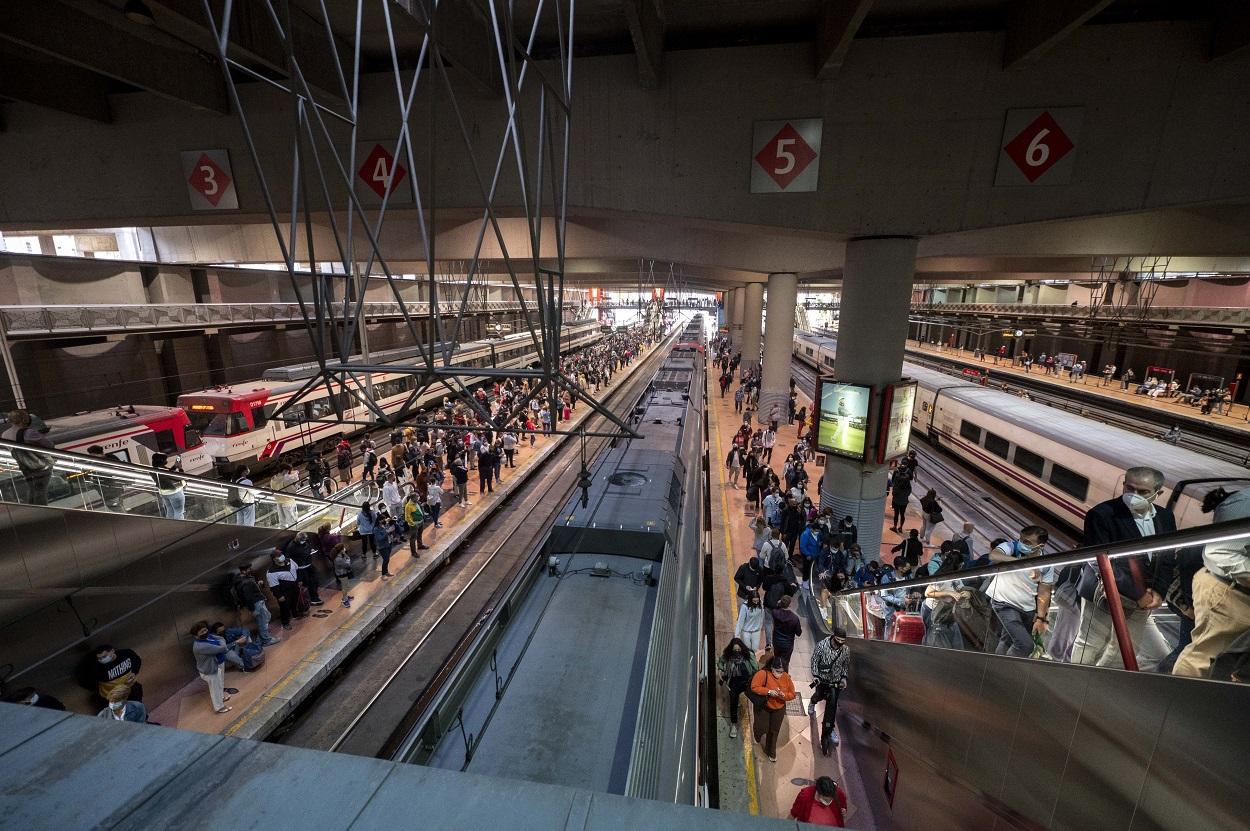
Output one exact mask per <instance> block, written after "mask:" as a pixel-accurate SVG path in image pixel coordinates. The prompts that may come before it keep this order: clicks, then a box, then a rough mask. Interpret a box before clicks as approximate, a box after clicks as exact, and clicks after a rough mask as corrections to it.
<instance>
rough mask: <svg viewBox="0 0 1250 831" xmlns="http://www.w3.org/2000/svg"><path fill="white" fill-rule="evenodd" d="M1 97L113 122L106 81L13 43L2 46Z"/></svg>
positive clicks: (0, 62) (0, 51)
mask: <svg viewBox="0 0 1250 831" xmlns="http://www.w3.org/2000/svg"><path fill="white" fill-rule="evenodd" d="M0 98H9V99H12V100H14V101H21V102H23V103H25V104H34V105H35V106H38V107H47V108H48V109H51V110H59V111H60V112H63V113H69V114H70V115H77V116H81V117H83V118H90V119H91V120H92V121H102V122H105V123H107V122H109V121H111V120H112V119H113V113H112V111H111V110H110V109H109V101H108V96H107V93H106V90H105V81H104V79H103V78H101V77H100V76H99V75H96V74H95V73H93V72H87V71H86V70H85V69H79V68H78V67H76V66H68V65H66V64H63V63H59V62H57V61H54V60H52V59H50V58H48V57H47V56H45V55H43V54H41V53H39V52H35V51H33V50H31V49H26V48H24V47H22V46H17V45H15V44H12V43H3V44H0Z"/></svg>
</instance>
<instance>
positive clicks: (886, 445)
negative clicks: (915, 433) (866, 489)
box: [877, 381, 916, 464]
mask: <svg viewBox="0 0 1250 831" xmlns="http://www.w3.org/2000/svg"><path fill="white" fill-rule="evenodd" d="M915 407H916V382H915V381H900V382H899V383H897V384H891V385H890V386H888V387H886V388H885V397H884V399H883V400H882V402H881V412H882V413H883V414H884V417H885V423H884V424H883V425H881V429H880V430H878V431H877V435H878V436H879V437H880V438H879V439H878V441H879V442H880V445H879V446H878V448H877V462H878V463H880V464H884V463H885V462H888V461H889V460H890V459H897V458H898V457H899V456H902V455H904V454H905V453H906V452H907V442H908V440H909V439H910V438H911V414H912V410H914V409H915Z"/></svg>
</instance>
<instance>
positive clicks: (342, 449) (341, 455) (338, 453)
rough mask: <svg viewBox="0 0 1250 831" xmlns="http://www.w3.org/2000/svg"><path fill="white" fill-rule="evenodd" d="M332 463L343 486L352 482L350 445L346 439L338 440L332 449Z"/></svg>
mask: <svg viewBox="0 0 1250 831" xmlns="http://www.w3.org/2000/svg"><path fill="white" fill-rule="evenodd" d="M334 463H335V465H336V466H337V467H338V469H339V481H340V482H342V483H343V484H344V485H348V484H351V481H352V445H351V442H349V441H348V440H347V439H339V443H338V445H337V446H336V447H335V448H334Z"/></svg>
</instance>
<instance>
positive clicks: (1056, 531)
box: [790, 360, 1076, 550]
mask: <svg viewBox="0 0 1250 831" xmlns="http://www.w3.org/2000/svg"><path fill="white" fill-rule="evenodd" d="M790 371H791V373H792V374H793V375H794V380H795V382H796V383H797V385H798V387H799V389H801V390H802V391H803V392H804V393H805V394H806V395H807V396H808V397H809V398H810V397H811V395H812V392H813V391H814V389H815V386H816V375H815V372H814V371H813V370H812V368H811V367H809V366H807V365H806V364H803V363H801V362H800V361H797V360H796V361H793V362H792V365H791V369H790ZM911 447H912V449H914V450H915V451H916V455H917V456H918V457H919V465H918V470H917V474H916V480H915V486H914V487H913V488H912V490H913V494H914V495H915V497H916V498H917V499H919V496H920V495H921V494H923V493H924V491H925V490H926V489H928V488H934V489H936V490H937V492H938V497H939V498H940V499H941V500H942V503H943V505H944V507H945V508H948V509H950V510H951V511H952V512H953V513H955V514H958V515H959V516H960V517H962V518H963V519H964V520H965V521H971V522H973V523H975V524H976V526H977V530H978V531H979V532H980V533H982V534H984V535H985V537H986V539H987V541H989V540H993V539H994V538H995V537H1006V538H1009V539H1012V538H1014V537H1015V535H1016V534H1017V533H1018V532H1019V531H1020V529H1021V528H1022V527H1024V526H1025V525H1041V526H1043V527H1044V528H1046V529H1048V530H1049V531H1050V543H1049V544H1050V546H1051V548H1052V549H1054V550H1064V549H1067V548H1074V547H1076V537H1075V536H1074V535H1073V534H1072V532H1071V529H1069V528H1068V527H1067V526H1066V525H1065V524H1063V523H1061V522H1059V521H1058V520H1056V519H1055V518H1054V517H1052V516H1050V515H1049V514H1047V513H1045V512H1044V511H1042V510H1041V509H1039V508H1037V507H1036V506H1033V505H1030V504H1029V503H1027V502H1025V501H1024V500H1022V499H1020V498H1019V497H1017V496H1016V495H1015V494H1013V493H1011V492H1010V491H1008V490H1006V489H1005V488H1003V487H1002V486H1001V485H999V484H997V483H996V482H994V481H993V480H992V479H990V478H989V477H987V476H984V475H983V474H982V473H981V472H980V471H978V470H976V469H975V468H972V467H971V466H969V465H965V464H963V463H962V462H960V461H959V460H957V459H954V458H952V457H951V456H949V455H947V454H946V453H943V452H942V451H940V450H935V449H934V448H932V447H930V446H929V445H928V444H926V443H925V442H922V441H913V442H912V443H911ZM951 530H952V531H956V532H958V531H959V530H960V529H959V528H958V527H957V526H954V527H952V528H951ZM900 539H901V537H900Z"/></svg>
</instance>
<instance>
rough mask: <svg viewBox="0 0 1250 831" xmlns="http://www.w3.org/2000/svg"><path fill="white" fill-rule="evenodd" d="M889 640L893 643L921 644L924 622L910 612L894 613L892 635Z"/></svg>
mask: <svg viewBox="0 0 1250 831" xmlns="http://www.w3.org/2000/svg"><path fill="white" fill-rule="evenodd" d="M890 640H892V641H894V642H895V643H915V644H918V643H921V642H923V641H924V620H923V619H922V618H921V617H920V615H918V614H915V613H912V612H895V613H894V634H893V635H892V636H891V638H890Z"/></svg>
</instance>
